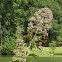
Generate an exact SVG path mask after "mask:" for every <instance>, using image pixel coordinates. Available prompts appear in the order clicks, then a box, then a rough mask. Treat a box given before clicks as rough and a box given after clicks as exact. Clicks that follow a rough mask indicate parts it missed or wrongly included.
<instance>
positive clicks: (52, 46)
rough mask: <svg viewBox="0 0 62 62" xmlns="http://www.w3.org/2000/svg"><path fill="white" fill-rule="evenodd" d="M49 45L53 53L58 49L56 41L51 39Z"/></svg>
mask: <svg viewBox="0 0 62 62" xmlns="http://www.w3.org/2000/svg"><path fill="white" fill-rule="evenodd" d="M49 47H50V48H51V49H52V51H53V54H54V51H55V49H56V41H51V43H49Z"/></svg>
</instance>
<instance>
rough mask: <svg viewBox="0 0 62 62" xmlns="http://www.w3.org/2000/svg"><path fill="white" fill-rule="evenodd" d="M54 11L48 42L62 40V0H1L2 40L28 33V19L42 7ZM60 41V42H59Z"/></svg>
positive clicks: (0, 22)
mask: <svg viewBox="0 0 62 62" xmlns="http://www.w3.org/2000/svg"><path fill="white" fill-rule="evenodd" d="M44 7H48V8H50V9H51V10H52V12H53V17H54V18H53V21H52V28H51V29H50V30H49V31H48V33H49V36H48V40H47V43H49V42H51V41H52V40H55V41H57V43H58V45H59V44H61V41H62V0H0V42H1V43H2V42H3V43H4V42H5V38H6V36H7V35H8V36H9V37H12V38H14V39H16V38H20V37H21V36H22V35H27V27H28V19H29V18H30V17H31V16H33V14H34V13H35V12H36V11H38V9H40V8H44ZM58 41H59V42H58Z"/></svg>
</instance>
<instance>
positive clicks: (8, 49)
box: [1, 36, 16, 54]
mask: <svg viewBox="0 0 62 62" xmlns="http://www.w3.org/2000/svg"><path fill="white" fill-rule="evenodd" d="M15 48H16V44H15V40H14V39H13V38H12V37H8V36H6V38H5V43H4V44H3V45H2V47H1V54H14V53H13V50H14V49H15Z"/></svg>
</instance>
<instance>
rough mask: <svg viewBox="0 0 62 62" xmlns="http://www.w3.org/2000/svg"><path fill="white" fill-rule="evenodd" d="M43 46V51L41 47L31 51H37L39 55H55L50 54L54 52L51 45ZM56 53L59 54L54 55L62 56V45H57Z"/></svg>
mask: <svg viewBox="0 0 62 62" xmlns="http://www.w3.org/2000/svg"><path fill="white" fill-rule="evenodd" d="M43 48H44V50H43V51H40V50H39V49H37V50H35V49H33V50H32V51H30V53H35V54H37V55H38V56H39V57H50V56H53V55H52V53H51V54H50V52H52V50H51V49H50V48H49V47H43ZM54 53H55V54H57V55H54V56H56V57H57V56H58V57H62V47H56V49H55V51H54ZM60 54H61V55H60Z"/></svg>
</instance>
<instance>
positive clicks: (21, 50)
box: [10, 39, 38, 62]
mask: <svg viewBox="0 0 62 62" xmlns="http://www.w3.org/2000/svg"><path fill="white" fill-rule="evenodd" d="M23 41H24V40H23V39H17V40H16V45H17V47H18V50H14V53H16V54H18V55H19V56H18V57H13V58H12V59H13V61H10V62H17V61H18V62H21V61H22V62H29V61H28V60H27V57H28V56H33V57H35V58H36V57H38V56H37V55H36V54H29V49H30V46H31V44H30V45H29V48H28V50H27V51H26V50H25V44H24V42H23ZM23 57H24V58H23Z"/></svg>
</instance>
